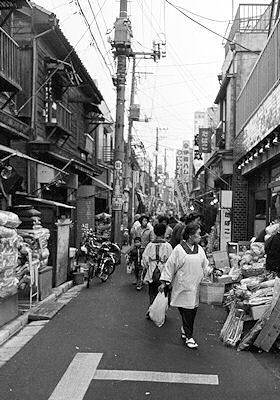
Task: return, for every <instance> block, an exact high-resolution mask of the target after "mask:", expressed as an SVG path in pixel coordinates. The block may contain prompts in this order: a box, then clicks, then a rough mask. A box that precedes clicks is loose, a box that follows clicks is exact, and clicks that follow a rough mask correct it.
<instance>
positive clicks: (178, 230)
mask: <svg viewBox="0 0 280 400" xmlns="http://www.w3.org/2000/svg"><path fill="white" fill-rule="evenodd" d="M191 222H196V223H198V224H201V216H200V215H199V214H197V213H190V214H189V215H184V216H183V217H182V218H180V221H179V222H178V224H177V225H175V227H174V229H173V232H172V235H171V239H170V244H171V246H172V247H173V249H174V248H175V247H176V246H177V245H178V244H180V242H181V240H182V235H183V231H184V228H185V226H186V225H187V224H189V223H191Z"/></svg>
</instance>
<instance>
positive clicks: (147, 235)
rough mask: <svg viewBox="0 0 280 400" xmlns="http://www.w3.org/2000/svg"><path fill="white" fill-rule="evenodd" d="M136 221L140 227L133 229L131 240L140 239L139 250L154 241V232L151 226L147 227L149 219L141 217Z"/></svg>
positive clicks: (144, 216)
mask: <svg viewBox="0 0 280 400" xmlns="http://www.w3.org/2000/svg"><path fill="white" fill-rule="evenodd" d="M138 221H139V223H140V226H138V227H137V228H136V229H135V231H134V235H133V237H132V239H133V240H135V238H136V237H140V238H141V248H142V249H145V247H146V246H147V244H148V243H150V242H151V241H152V240H153V239H154V230H153V227H152V226H151V225H148V222H149V218H148V217H147V216H146V215H142V216H141V217H140V218H139V220H138Z"/></svg>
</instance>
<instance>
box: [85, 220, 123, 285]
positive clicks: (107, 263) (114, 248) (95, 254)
mask: <svg viewBox="0 0 280 400" xmlns="http://www.w3.org/2000/svg"><path fill="white" fill-rule="evenodd" d="M82 236H83V245H82V246H81V255H83V257H84V258H85V262H86V264H87V287H89V284H90V281H91V279H93V278H94V277H95V276H97V277H98V278H99V279H100V280H101V282H106V281H107V280H108V278H109V276H110V275H111V274H112V273H113V272H114V271H115V268H116V265H117V264H119V263H120V259H121V251H120V248H119V246H118V245H117V244H116V243H112V242H110V241H108V240H107V239H106V240H104V238H103V237H102V236H101V237H98V236H96V235H95V234H94V232H93V231H92V229H88V228H87V227H83V230H82Z"/></svg>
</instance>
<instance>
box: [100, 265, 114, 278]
mask: <svg viewBox="0 0 280 400" xmlns="http://www.w3.org/2000/svg"><path fill="white" fill-rule="evenodd" d="M112 264H113V262H112V261H111V260H106V261H105V262H104V265H103V268H102V274H101V275H100V279H101V281H102V282H106V281H107V279H108V278H109V275H111V274H112V273H113V271H112V268H113V265H112Z"/></svg>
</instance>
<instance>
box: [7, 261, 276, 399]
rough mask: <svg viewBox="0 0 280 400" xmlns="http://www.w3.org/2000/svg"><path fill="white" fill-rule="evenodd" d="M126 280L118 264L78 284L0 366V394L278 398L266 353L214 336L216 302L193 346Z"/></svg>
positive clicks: (219, 317)
mask: <svg viewBox="0 0 280 400" xmlns="http://www.w3.org/2000/svg"><path fill="white" fill-rule="evenodd" d="M131 281H132V277H131V276H130V275H127V274H126V272H125V269H124V267H123V266H122V267H119V269H118V271H117V272H116V273H115V274H114V275H113V276H112V277H111V278H110V280H109V281H108V282H107V283H105V284H101V283H100V281H98V280H97V279H96V281H93V282H92V284H91V287H90V289H86V288H85V289H83V290H82V291H81V292H80V294H79V295H78V296H77V297H76V298H74V299H73V300H72V301H71V302H70V303H69V304H68V305H67V306H66V307H64V308H63V309H62V310H61V312H59V313H58V314H57V315H56V316H55V317H54V318H53V319H52V320H51V321H49V322H48V323H47V324H46V325H45V326H44V327H43V328H42V329H41V330H40V331H39V332H38V333H37V334H36V335H35V336H34V337H33V339H32V340H31V341H29V342H28V343H27V344H26V345H25V346H24V347H23V348H22V349H21V350H20V351H19V352H18V353H17V354H16V355H15V356H14V357H12V358H11V359H10V360H9V361H8V362H7V363H5V364H4V365H3V366H2V367H1V368H0V386H1V399H3V400H30V399H36V400H48V399H51V400H58V399H60V400H62V399H65V400H66V399H71V400H79V399H85V400H103V399H121V400H138V399H144V398H150V399H161V400H163V399H173V398H174V399H175V398H176V399H193V400H195V399H197V400H198V399H217V400H218V399H225V398H226V399H228V400H233V399H240V398H244V399H246V400H250V399H254V400H257V399H260V400H261V399H269V400H273V399H278V398H279V387H280V380H279V379H277V377H276V376H275V374H276V373H275V374H274V372H273V368H270V362H267V364H265V360H266V359H267V357H266V356H268V355H266V354H261V355H257V356H258V358H256V356H255V355H254V354H252V353H250V352H242V353H240V352H237V351H236V350H235V349H232V348H229V347H225V346H224V345H223V344H222V343H221V342H220V341H219V338H218V335H219V331H220V329H221V326H222V323H223V321H224V319H225V313H224V310H223V309H222V307H216V306H208V305H205V304H203V305H201V308H200V310H199V314H198V318H197V325H196V338H197V341H198V343H199V349H198V350H196V351H192V350H189V349H186V348H185V347H184V345H183V343H182V341H181V339H180V337H179V334H178V332H179V331H178V328H179V326H180V321H179V318H178V313H177V311H176V310H169V312H168V318H167V322H166V324H165V325H164V326H163V327H162V328H157V327H156V326H155V325H154V324H153V323H152V322H151V321H148V320H146V319H145V311H146V308H147V292H146V289H144V290H142V291H141V292H137V291H136V290H135V287H134V286H133V285H132V284H131ZM12 340H13V339H12ZM0 354H1V352H0ZM262 356H263V359H262ZM269 357H270V359H272V358H273V355H272V354H269ZM66 371H67V372H66ZM113 371H114V372H113ZM128 371H129V372H128ZM132 371H135V372H134V373H132ZM140 371H141V373H140ZM145 371H146V373H144V372H145ZM65 372H66V376H65V375H64V373H65ZM155 372H157V373H159V372H162V373H168V375H166V374H156V373H155ZM179 373H180V374H181V375H180V376H179V375H178V374H179ZM63 375H64V378H63V379H62V377H63ZM178 379H179V381H180V382H182V383H172V382H174V381H175V382H178ZM156 381H157V382H156ZM162 381H164V383H163V382H162ZM59 382H60V383H59ZM58 383H59V385H58ZM57 385H58V386H57Z"/></svg>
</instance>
